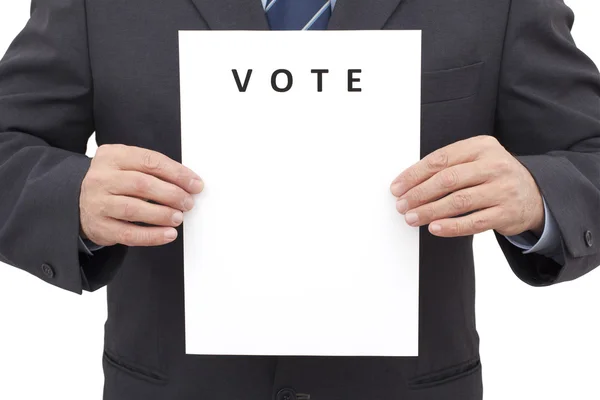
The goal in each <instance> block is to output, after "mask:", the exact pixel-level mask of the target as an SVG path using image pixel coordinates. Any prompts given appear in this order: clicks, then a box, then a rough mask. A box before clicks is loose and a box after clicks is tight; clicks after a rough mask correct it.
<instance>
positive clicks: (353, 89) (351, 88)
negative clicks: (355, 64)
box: [348, 69, 362, 92]
mask: <svg viewBox="0 0 600 400" xmlns="http://www.w3.org/2000/svg"><path fill="white" fill-rule="evenodd" d="M361 72H362V69H349V70H348V91H349V92H361V91H362V89H361V88H357V87H354V85H353V83H354V82H360V78H355V77H354V74H360V73H361Z"/></svg>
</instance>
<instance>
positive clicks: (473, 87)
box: [421, 62, 484, 104]
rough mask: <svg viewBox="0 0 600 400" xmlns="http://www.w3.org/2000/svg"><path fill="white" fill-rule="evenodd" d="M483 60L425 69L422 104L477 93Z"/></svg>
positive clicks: (422, 78)
mask: <svg viewBox="0 0 600 400" xmlns="http://www.w3.org/2000/svg"><path fill="white" fill-rule="evenodd" d="M483 65H484V63H483V62H478V63H475V64H470V65H465V66H462V67H457V68H451V69H443V70H437V71H425V72H423V74H422V77H421V104H431V103H439V102H442V101H450V100H458V99H464V98H467V97H471V96H473V95H475V94H477V92H478V90H479V84H480V81H481V74H482V72H483Z"/></svg>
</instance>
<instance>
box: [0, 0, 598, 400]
mask: <svg viewBox="0 0 600 400" xmlns="http://www.w3.org/2000/svg"><path fill="white" fill-rule="evenodd" d="M567 3H568V4H569V5H570V6H571V7H572V8H573V10H574V11H575V14H576V16H577V18H576V24H575V28H574V30H573V34H574V36H575V39H576V41H577V43H578V45H579V47H580V48H582V49H583V50H584V51H585V52H586V53H587V54H588V55H589V56H590V57H591V58H592V59H593V60H595V62H596V64H597V65H600V45H599V43H598V38H600V25H599V24H598V19H599V18H600V6H598V5H597V4H596V2H595V1H590V0H567ZM28 12H29V2H28V1H11V2H8V1H3V2H2V5H1V6H0V52H1V53H4V51H5V49H6V48H7V46H8V45H9V43H10V41H11V40H12V38H13V37H14V36H15V35H16V34H17V33H18V31H19V30H20V29H21V28H22V27H23V25H24V23H25V21H26V20H27V17H28ZM94 149H95V146H93V143H91V145H90V151H91V152H93V150H94ZM90 154H91V153H90ZM475 259H476V265H477V322H478V328H479V333H480V335H481V338H482V339H481V353H482V361H483V365H484V386H485V398H486V400H505V399H515V400H521V399H545V400H555V399H556V400H559V399H560V400H563V399H569V400H579V399H597V398H600V388H599V387H598V381H597V380H598V376H599V375H598V373H599V372H600V366H599V365H598V360H600V322H599V320H600V319H599V318H598V315H599V313H600V311H599V308H600V290H599V289H600V272H598V271H595V272H592V273H591V274H589V275H587V276H585V277H584V278H582V279H579V280H578V281H575V282H571V283H566V284H560V285H557V286H553V287H549V288H543V289H536V288H532V287H528V286H526V285H525V284H523V283H521V282H520V281H519V280H518V279H517V278H516V277H515V276H514V275H513V274H512V272H511V271H510V269H509V267H508V265H507V263H506V261H505V260H504V257H503V255H502V253H501V252H500V250H499V248H498V245H497V244H496V242H495V239H494V237H493V235H492V234H491V233H486V234H483V235H479V236H477V237H476V239H475ZM105 319H106V306H105V291H104V290H100V291H98V292H95V293H93V294H89V293H87V294H85V295H83V296H81V297H80V296H77V295H74V294H71V293H68V292H65V291H61V290H59V289H57V288H55V287H53V286H51V285H48V284H46V283H44V282H42V281H41V280H38V279H36V278H34V277H32V276H30V275H29V274H26V273H24V272H21V271H18V270H16V269H14V268H11V267H7V266H3V265H0V399H9V400H30V399H38V398H59V394H60V398H61V399H63V400H71V399H73V400H75V399H77V400H79V399H81V398H85V399H86V400H88V399H89V400H100V399H101V392H102V382H103V378H102V370H101V363H100V360H101V354H102V342H103V324H104V320H105Z"/></svg>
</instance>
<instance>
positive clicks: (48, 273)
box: [42, 263, 54, 279]
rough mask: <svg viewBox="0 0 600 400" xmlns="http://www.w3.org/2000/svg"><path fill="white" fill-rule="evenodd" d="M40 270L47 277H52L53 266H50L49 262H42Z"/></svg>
mask: <svg viewBox="0 0 600 400" xmlns="http://www.w3.org/2000/svg"><path fill="white" fill-rule="evenodd" d="M42 272H43V273H44V275H46V276H47V277H48V278H50V279H52V278H54V268H52V266H51V265H50V264H46V263H43V264H42Z"/></svg>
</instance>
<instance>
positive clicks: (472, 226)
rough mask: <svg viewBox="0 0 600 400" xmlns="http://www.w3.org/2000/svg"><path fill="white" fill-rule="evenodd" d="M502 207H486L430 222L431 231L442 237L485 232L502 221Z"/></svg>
mask: <svg viewBox="0 0 600 400" xmlns="http://www.w3.org/2000/svg"><path fill="white" fill-rule="evenodd" d="M501 219H502V211H501V210H500V207H491V208H486V209H484V210H481V211H477V212H474V213H473V214H469V215H467V216H464V217H458V218H446V219H441V220H437V221H433V222H432V223H431V224H429V232H431V234H433V235H435V236H440V237H457V236H469V235H475V234H477V233H481V232H485V231H487V230H490V229H494V227H495V226H496V225H497V224H499V223H501Z"/></svg>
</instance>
